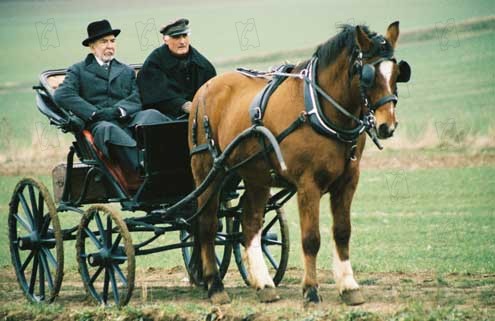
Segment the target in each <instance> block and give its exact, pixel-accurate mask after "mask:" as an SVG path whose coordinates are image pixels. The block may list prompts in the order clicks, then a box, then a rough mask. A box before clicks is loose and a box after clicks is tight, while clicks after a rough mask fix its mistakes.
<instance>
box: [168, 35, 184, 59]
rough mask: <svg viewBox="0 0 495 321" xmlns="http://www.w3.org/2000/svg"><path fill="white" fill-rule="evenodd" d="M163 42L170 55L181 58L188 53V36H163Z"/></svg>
mask: <svg viewBox="0 0 495 321" xmlns="http://www.w3.org/2000/svg"><path fill="white" fill-rule="evenodd" d="M163 40H164V42H165V44H166V45H167V46H168V49H169V50H170V51H171V52H172V54H174V55H176V56H183V55H186V54H187V53H188V52H189V42H190V39H189V34H183V35H177V36H164V37H163Z"/></svg>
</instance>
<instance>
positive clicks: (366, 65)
mask: <svg viewBox="0 0 495 321" xmlns="http://www.w3.org/2000/svg"><path fill="white" fill-rule="evenodd" d="M355 30H356V32H355V37H356V39H355V42H356V45H357V47H358V48H359V50H354V52H353V57H352V58H353V59H354V61H353V67H352V68H353V69H352V70H351V77H355V78H357V79H359V81H355V83H359V85H358V87H359V91H360V95H361V97H362V100H363V101H364V102H365V106H364V108H367V109H369V111H371V112H373V113H374V116H375V130H376V131H377V136H378V138H381V139H384V138H388V137H391V136H392V135H393V133H394V131H395V129H396V128H397V125H398V121H397V118H396V114H395V106H396V104H397V100H398V98H397V83H398V82H407V81H409V78H410V76H411V69H410V67H409V64H408V63H407V62H405V61H401V62H399V63H397V61H396V60H395V58H394V49H395V47H396V44H397V39H398V38H399V22H398V21H396V22H394V23H392V24H390V26H388V29H387V32H386V35H385V36H382V35H380V34H375V33H370V32H369V31H368V30H367V28H366V27H360V26H356V29H355ZM352 80H354V79H352ZM353 82H354V81H353Z"/></svg>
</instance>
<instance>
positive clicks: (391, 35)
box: [385, 21, 399, 48]
mask: <svg viewBox="0 0 495 321" xmlns="http://www.w3.org/2000/svg"><path fill="white" fill-rule="evenodd" d="M385 38H387V40H388V41H390V44H392V47H393V48H395V44H396V43H397V39H399V21H395V22H392V23H391V24H390V26H388V28H387V35H386V36H385Z"/></svg>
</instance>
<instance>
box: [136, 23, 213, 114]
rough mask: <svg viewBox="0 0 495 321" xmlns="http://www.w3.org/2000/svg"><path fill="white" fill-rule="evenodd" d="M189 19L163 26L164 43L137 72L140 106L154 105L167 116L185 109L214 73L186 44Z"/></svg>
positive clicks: (188, 32)
mask: <svg viewBox="0 0 495 321" xmlns="http://www.w3.org/2000/svg"><path fill="white" fill-rule="evenodd" d="M188 25H189V20H187V19H179V20H177V21H174V22H172V23H170V24H168V25H166V26H165V27H163V28H162V29H161V30H160V32H161V33H162V34H163V41H164V45H162V46H161V47H159V48H157V49H155V50H154V51H153V52H151V54H150V55H149V56H148V58H147V59H146V61H145V62H144V64H143V67H142V69H141V70H140V72H139V74H138V76H137V84H138V87H139V92H140V93H141V99H142V102H143V107H144V108H145V109H146V108H155V109H157V110H159V111H161V112H162V113H163V114H164V115H167V116H168V117H170V118H171V119H176V118H179V117H181V116H183V115H184V114H185V113H188V112H189V110H190V108H191V101H192V99H193V97H194V94H195V93H196V91H197V90H198V89H199V87H201V86H202V85H203V84H204V83H205V82H206V81H208V79H210V78H212V77H214V76H215V75H216V71H215V68H214V67H213V65H212V64H211V63H210V62H209V61H208V59H206V58H205V57H204V56H203V55H201V54H200V53H199V51H197V50H196V49H195V48H193V47H192V46H191V45H190V39H189V34H190V29H189V26H188Z"/></svg>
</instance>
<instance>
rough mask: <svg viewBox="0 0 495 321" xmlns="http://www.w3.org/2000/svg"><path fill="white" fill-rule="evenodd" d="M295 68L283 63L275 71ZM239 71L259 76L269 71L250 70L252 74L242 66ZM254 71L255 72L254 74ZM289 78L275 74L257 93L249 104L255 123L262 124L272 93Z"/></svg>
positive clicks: (250, 113) (252, 120)
mask: <svg viewBox="0 0 495 321" xmlns="http://www.w3.org/2000/svg"><path fill="white" fill-rule="evenodd" d="M293 68H294V65H282V66H280V67H278V68H277V69H275V71H274V72H281V73H287V72H290V71H291V70H292V69H293ZM237 71H238V72H240V73H241V74H243V75H246V76H250V77H259V76H257V75H259V74H262V75H266V74H267V73H263V72H257V73H255V71H252V70H249V72H250V73H251V74H246V70H245V69H242V68H237ZM253 73H255V74H254V75H253ZM285 79H287V77H286V76H281V75H278V74H274V75H273V77H272V79H271V80H270V81H269V82H268V83H267V84H266V86H265V87H263V89H262V90H261V91H260V92H258V94H256V96H255V97H254V98H253V100H252V102H251V105H250V106H249V116H250V118H251V123H252V124H253V125H262V124H263V122H262V119H263V115H264V114H265V110H266V106H267V105H268V100H269V99H270V97H271V95H272V94H273V93H274V92H275V90H277V88H278V87H279V86H280V84H282V83H283V82H284V80H285Z"/></svg>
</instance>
